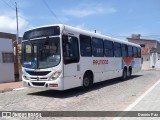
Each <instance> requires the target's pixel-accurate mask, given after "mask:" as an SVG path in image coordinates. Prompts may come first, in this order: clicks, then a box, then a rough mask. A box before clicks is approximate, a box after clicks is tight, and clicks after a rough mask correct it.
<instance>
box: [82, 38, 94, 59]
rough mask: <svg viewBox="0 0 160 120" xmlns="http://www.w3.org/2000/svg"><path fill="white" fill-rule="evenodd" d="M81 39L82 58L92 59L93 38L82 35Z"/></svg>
mask: <svg viewBox="0 0 160 120" xmlns="http://www.w3.org/2000/svg"><path fill="white" fill-rule="evenodd" d="M79 39H80V51H81V56H84V57H91V56H92V46H91V37H89V36H85V35H80V36H79Z"/></svg>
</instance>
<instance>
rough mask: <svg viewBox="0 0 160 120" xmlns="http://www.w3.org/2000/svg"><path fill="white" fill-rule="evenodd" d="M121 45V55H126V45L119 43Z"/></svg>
mask: <svg viewBox="0 0 160 120" xmlns="http://www.w3.org/2000/svg"><path fill="white" fill-rule="evenodd" d="M121 46H122V57H128V50H127V45H125V44H121Z"/></svg>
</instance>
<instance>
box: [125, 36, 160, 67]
mask: <svg viewBox="0 0 160 120" xmlns="http://www.w3.org/2000/svg"><path fill="white" fill-rule="evenodd" d="M127 39H128V41H129V42H132V43H136V44H139V45H143V46H142V59H143V64H142V69H150V68H160V42H159V41H157V40H152V39H144V38H141V35H140V34H133V35H132V36H131V37H130V38H127Z"/></svg>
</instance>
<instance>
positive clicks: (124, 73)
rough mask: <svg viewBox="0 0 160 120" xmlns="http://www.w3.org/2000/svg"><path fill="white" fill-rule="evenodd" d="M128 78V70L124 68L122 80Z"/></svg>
mask: <svg viewBox="0 0 160 120" xmlns="http://www.w3.org/2000/svg"><path fill="white" fill-rule="evenodd" d="M126 79H127V70H126V69H124V70H123V74H122V80H126Z"/></svg>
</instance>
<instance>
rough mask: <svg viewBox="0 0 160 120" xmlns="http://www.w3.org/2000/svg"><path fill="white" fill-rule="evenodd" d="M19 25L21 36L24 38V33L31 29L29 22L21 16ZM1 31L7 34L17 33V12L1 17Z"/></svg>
mask: <svg viewBox="0 0 160 120" xmlns="http://www.w3.org/2000/svg"><path fill="white" fill-rule="evenodd" d="M19 16H20V17H19V18H18V21H19V22H18V25H19V34H20V36H22V34H23V32H24V31H25V30H26V29H28V28H30V27H31V25H29V22H27V20H26V19H25V17H23V15H22V14H19ZM0 23H1V24H0V31H1V32H7V33H16V30H17V22H16V17H15V12H8V13H4V14H2V15H0Z"/></svg>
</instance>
